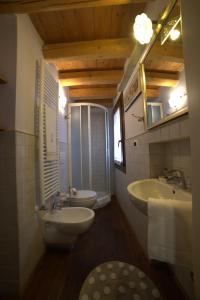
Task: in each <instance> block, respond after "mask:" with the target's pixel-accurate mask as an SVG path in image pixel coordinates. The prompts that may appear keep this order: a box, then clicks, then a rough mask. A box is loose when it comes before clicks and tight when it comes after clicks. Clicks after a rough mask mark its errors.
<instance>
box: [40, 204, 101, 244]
mask: <svg viewBox="0 0 200 300" xmlns="http://www.w3.org/2000/svg"><path fill="white" fill-rule="evenodd" d="M94 217H95V213H94V211H93V210H91V209H88V208H85V207H64V208H62V209H60V210H53V211H51V212H45V213H44V214H43V215H42V216H41V221H42V227H43V234H44V239H45V242H46V244H47V246H57V247H61V248H73V246H74V243H75V241H76V239H77V237H78V235H79V234H82V233H84V232H86V231H87V230H88V229H89V228H90V226H91V225H92V223H93V221H94Z"/></svg>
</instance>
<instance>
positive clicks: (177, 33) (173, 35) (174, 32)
mask: <svg viewBox="0 0 200 300" xmlns="http://www.w3.org/2000/svg"><path fill="white" fill-rule="evenodd" d="M180 35H181V33H180V31H179V30H178V29H173V30H172V31H171V32H170V39H171V40H172V41H176V40H178V38H179V37H180Z"/></svg>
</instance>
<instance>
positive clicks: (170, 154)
mask: <svg viewBox="0 0 200 300" xmlns="http://www.w3.org/2000/svg"><path fill="white" fill-rule="evenodd" d="M149 146H150V147H149V149H150V172H151V177H158V176H160V175H163V170H164V168H167V169H168V170H175V169H178V170H181V171H182V172H183V173H184V177H185V180H186V185H187V188H188V189H191V166H190V163H191V162H190V160H191V158H190V140H189V138H187V139H181V140H176V141H170V142H164V143H155V144H150V145H149Z"/></svg>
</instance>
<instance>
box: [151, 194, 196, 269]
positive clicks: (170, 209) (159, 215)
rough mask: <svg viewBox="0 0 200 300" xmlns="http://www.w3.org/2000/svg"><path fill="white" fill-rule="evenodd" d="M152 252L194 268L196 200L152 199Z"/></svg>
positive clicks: (172, 261)
mask: <svg viewBox="0 0 200 300" xmlns="http://www.w3.org/2000/svg"><path fill="white" fill-rule="evenodd" d="M148 254H149V258H150V259H155V260H159V261H163V262H167V263H170V264H176V265H182V266H185V267H187V268H189V269H190V270H191V269H192V201H181V200H174V199H154V198H149V201H148Z"/></svg>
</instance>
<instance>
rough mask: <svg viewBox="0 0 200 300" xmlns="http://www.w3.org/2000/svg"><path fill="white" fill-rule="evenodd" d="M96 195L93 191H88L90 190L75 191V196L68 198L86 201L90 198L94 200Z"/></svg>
mask: <svg viewBox="0 0 200 300" xmlns="http://www.w3.org/2000/svg"><path fill="white" fill-rule="evenodd" d="M96 197H97V193H96V192H95V191H90V190H77V194H76V195H71V196H70V198H72V199H82V200H84V199H85V200H87V199H91V198H96Z"/></svg>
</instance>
